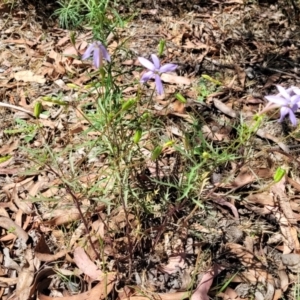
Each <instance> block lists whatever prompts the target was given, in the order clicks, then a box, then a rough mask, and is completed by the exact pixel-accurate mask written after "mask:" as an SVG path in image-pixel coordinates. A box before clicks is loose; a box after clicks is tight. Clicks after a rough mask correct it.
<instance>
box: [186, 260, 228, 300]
mask: <svg viewBox="0 0 300 300" xmlns="http://www.w3.org/2000/svg"><path fill="white" fill-rule="evenodd" d="M224 269H225V268H224V267H222V266H220V265H218V264H214V265H213V267H212V268H211V269H209V270H208V271H207V272H206V273H205V274H204V275H203V277H202V279H201V281H200V283H199V284H198V286H197V288H196V290H195V291H194V292H193V294H192V297H191V300H209V297H208V292H209V289H210V287H211V285H212V283H213V280H214V278H215V277H216V276H217V275H218V274H219V273H221V271H223V270H224Z"/></svg>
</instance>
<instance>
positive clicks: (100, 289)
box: [38, 273, 116, 300]
mask: <svg viewBox="0 0 300 300" xmlns="http://www.w3.org/2000/svg"><path fill="white" fill-rule="evenodd" d="M115 280H116V274H115V273H108V274H106V275H105V276H104V277H103V279H102V281H101V282H99V283H98V284H97V285H96V286H95V287H93V288H92V289H91V290H90V291H88V292H85V293H82V294H79V295H74V296H66V297H49V296H46V295H44V294H42V293H39V294H38V297H39V299H40V300H102V299H107V296H108V295H109V294H110V292H111V290H112V288H113V287H114V285H115Z"/></svg>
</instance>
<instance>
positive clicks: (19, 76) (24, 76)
mask: <svg viewBox="0 0 300 300" xmlns="http://www.w3.org/2000/svg"><path fill="white" fill-rule="evenodd" d="M14 78H15V79H16V80H17V81H21V80H22V81H24V82H37V83H42V84H43V83H45V82H46V79H45V78H44V77H43V76H42V75H35V74H34V73H33V72H32V71H29V70H28V71H19V72H17V73H15V74H14Z"/></svg>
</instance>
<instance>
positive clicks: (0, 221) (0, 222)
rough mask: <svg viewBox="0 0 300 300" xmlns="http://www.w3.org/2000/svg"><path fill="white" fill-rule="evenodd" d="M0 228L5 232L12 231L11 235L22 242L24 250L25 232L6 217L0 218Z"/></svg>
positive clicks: (26, 236)
mask: <svg viewBox="0 0 300 300" xmlns="http://www.w3.org/2000/svg"><path fill="white" fill-rule="evenodd" d="M0 227H2V228H4V229H6V230H10V231H11V230H13V233H14V234H15V235H16V236H17V237H18V238H19V239H21V240H22V243H23V245H24V247H25V248H26V242H27V240H28V234H27V232H26V231H25V230H24V229H23V228H22V227H20V226H19V225H17V224H16V223H15V222H14V221H13V220H11V219H10V218H7V217H0Z"/></svg>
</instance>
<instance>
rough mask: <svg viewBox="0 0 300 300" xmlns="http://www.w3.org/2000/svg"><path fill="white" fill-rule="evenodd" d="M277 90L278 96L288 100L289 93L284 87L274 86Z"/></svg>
mask: <svg viewBox="0 0 300 300" xmlns="http://www.w3.org/2000/svg"><path fill="white" fill-rule="evenodd" d="M276 87H277V90H278V91H279V93H280V95H281V96H283V97H284V98H285V99H286V100H289V99H290V95H289V91H287V90H286V89H285V88H284V87H282V86H281V85H276Z"/></svg>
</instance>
